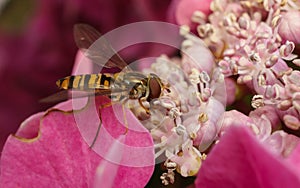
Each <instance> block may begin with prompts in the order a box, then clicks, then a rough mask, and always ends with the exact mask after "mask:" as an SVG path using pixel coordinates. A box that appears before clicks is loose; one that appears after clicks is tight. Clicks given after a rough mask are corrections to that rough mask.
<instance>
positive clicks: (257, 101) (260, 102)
mask: <svg viewBox="0 0 300 188" xmlns="http://www.w3.org/2000/svg"><path fill="white" fill-rule="evenodd" d="M251 106H252V107H253V108H255V109H256V108H259V107H262V106H264V96H263V95H254V96H253V98H252V101H251Z"/></svg>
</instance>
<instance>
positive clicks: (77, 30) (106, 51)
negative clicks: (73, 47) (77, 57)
mask: <svg viewBox="0 0 300 188" xmlns="http://www.w3.org/2000/svg"><path fill="white" fill-rule="evenodd" d="M101 36H102V35H101V34H100V33H99V32H98V31H97V30H96V29H95V28H93V27H92V26H90V25H87V24H76V25H75V26H74V38H75V42H76V44H77V46H78V47H79V49H81V50H83V51H84V52H86V53H87V56H88V57H89V58H90V59H91V60H92V61H93V62H94V63H96V64H98V65H100V66H102V67H106V68H119V69H120V70H123V69H124V68H125V67H126V66H127V63H126V62H125V61H124V60H123V59H122V58H121V57H120V56H119V54H118V53H117V52H116V51H115V50H114V49H113V48H112V47H111V45H110V44H109V42H108V41H107V40H106V39H105V38H104V37H101ZM100 37H101V39H100V41H97V40H98V39H99V38H100ZM96 41H97V42H96Z"/></svg>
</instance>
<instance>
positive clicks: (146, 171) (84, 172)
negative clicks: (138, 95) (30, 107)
mask: <svg viewBox="0 0 300 188" xmlns="http://www.w3.org/2000/svg"><path fill="white" fill-rule="evenodd" d="M74 102H76V101H73V103H74ZM108 102H109V100H108V99H106V98H103V97H98V98H96V106H93V105H91V104H92V103H90V104H88V105H87V107H85V109H83V110H79V111H77V112H76V111H74V112H72V111H69V112H66V111H61V110H58V109H55V108H52V109H49V110H48V111H47V112H45V113H38V114H35V115H33V116H31V117H30V118H28V119H27V120H26V121H24V122H23V124H22V126H21V127H20V129H19V130H18V132H17V133H16V135H12V136H9V138H8V140H7V142H6V144H5V146H4V149H3V152H2V157H1V177H0V180H1V181H0V186H1V187H41V186H42V187H59V186H62V187H74V186H75V187H93V185H95V186H96V187H99V186H97V185H99V182H101V185H102V186H105V187H143V186H145V185H146V183H147V182H148V181H149V178H150V177H151V175H152V172H153V168H154V150H153V141H152V138H151V136H150V134H149V132H148V131H147V130H145V128H143V126H142V125H141V124H140V123H139V122H138V121H137V120H136V119H135V118H134V117H133V116H132V114H131V113H130V112H129V111H128V110H126V118H127V120H128V122H129V124H128V131H127V132H126V131H125V130H126V127H125V125H123V124H122V123H121V122H120V121H119V120H118V119H117V118H116V115H115V114H114V111H113V108H112V106H111V107H107V108H103V109H102V110H101V114H99V116H101V117H102V124H101V128H100V132H99V135H98V137H97V138H96V139H97V140H96V142H95V144H94V145H93V146H92V147H91V148H90V147H89V146H91V142H90V141H93V140H94V138H95V137H96V132H97V131H96V130H97V128H98V126H99V116H96V117H95V116H91V114H92V111H93V110H95V107H96V109H98V108H99V107H100V106H99V105H101V104H103V103H104V104H107V103H108ZM60 108H73V107H72V101H68V102H66V103H63V104H60ZM114 108H115V110H118V109H121V110H122V107H121V106H115V107H114ZM96 114H97V113H96ZM81 119H83V120H84V122H81ZM87 120H88V121H87ZM82 126H83V127H82ZM79 130H80V131H79ZM125 132H126V133H125Z"/></svg>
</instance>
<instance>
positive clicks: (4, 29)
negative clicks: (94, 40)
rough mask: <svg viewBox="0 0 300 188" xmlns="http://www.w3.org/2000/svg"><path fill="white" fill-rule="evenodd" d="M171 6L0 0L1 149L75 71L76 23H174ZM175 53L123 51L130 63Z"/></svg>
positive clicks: (115, 0)
mask: <svg viewBox="0 0 300 188" xmlns="http://www.w3.org/2000/svg"><path fill="white" fill-rule="evenodd" d="M87 2H88V3H87ZM172 7H174V2H171V0H109V1H108V0H89V1H85V0H39V1H38V0H26V1H24V0H1V1H0V81H1V86H0V88H1V92H0V150H2V147H3V145H4V143H5V140H6V138H7V136H8V135H9V134H11V133H14V132H15V131H16V130H17V129H18V127H19V126H20V124H21V123H22V121H24V120H25V119H26V118H27V117H29V116H30V115H32V114H34V113H36V112H39V111H43V110H46V109H47V108H49V107H51V106H52V105H53V104H41V103H39V102H38V101H39V100H40V99H42V98H44V97H46V96H48V95H50V94H52V93H55V92H56V91H57V88H56V85H55V81H56V80H57V79H59V78H61V77H64V76H67V75H70V73H71V71H72V66H73V63H74V59H75V55H76V52H77V47H76V45H75V42H74V40H73V31H72V29H73V25H74V24H76V23H88V24H90V25H92V26H94V27H95V28H97V29H98V30H99V31H100V32H101V33H106V32H108V31H110V30H112V29H115V28H117V27H119V26H122V25H125V24H128V23H132V22H137V21H146V20H157V21H171V20H172ZM124 37H127V36H124ZM171 51H172V50H167V51H164V50H163V49H162V48H159V47H157V46H155V45H150V46H149V45H147V46H140V47H138V48H132V49H131V50H130V49H129V50H127V51H126V52H124V53H122V54H123V55H124V56H125V57H124V56H123V57H124V59H125V60H127V61H128V62H130V61H133V60H135V59H138V58H141V57H143V56H145V57H146V56H148V55H151V56H158V55H160V54H162V53H170V52H171Z"/></svg>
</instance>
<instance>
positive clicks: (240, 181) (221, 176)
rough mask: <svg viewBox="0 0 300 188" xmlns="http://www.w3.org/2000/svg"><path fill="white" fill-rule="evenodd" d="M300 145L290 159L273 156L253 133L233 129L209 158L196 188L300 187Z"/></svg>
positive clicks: (199, 176) (202, 169)
mask: <svg viewBox="0 0 300 188" xmlns="http://www.w3.org/2000/svg"><path fill="white" fill-rule="evenodd" d="M299 149H300V148H299V145H298V146H297V148H296V149H295V150H294V151H293V152H292V153H290V154H289V155H288V156H286V158H283V157H282V156H276V155H273V154H272V153H271V152H270V151H269V149H268V147H267V146H265V145H261V144H260V143H259V141H258V140H256V139H255V137H254V136H253V135H252V133H251V132H250V131H249V130H247V129H246V128H243V127H232V128H230V130H228V132H227V133H226V134H225V135H224V137H223V138H221V140H220V142H219V143H218V144H217V145H216V146H215V147H214V148H213V150H212V151H211V152H210V153H209V155H208V156H207V158H206V160H205V162H203V164H202V167H201V168H200V171H199V173H198V176H197V179H196V181H195V185H196V187H201V188H206V187H209V188H217V187H245V188H247V187H249V188H250V187H258V188H259V187H261V188H266V187H273V188H276V187H278V188H280V187H291V188H296V187H299V186H300V175H299V151H300V150H299Z"/></svg>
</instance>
